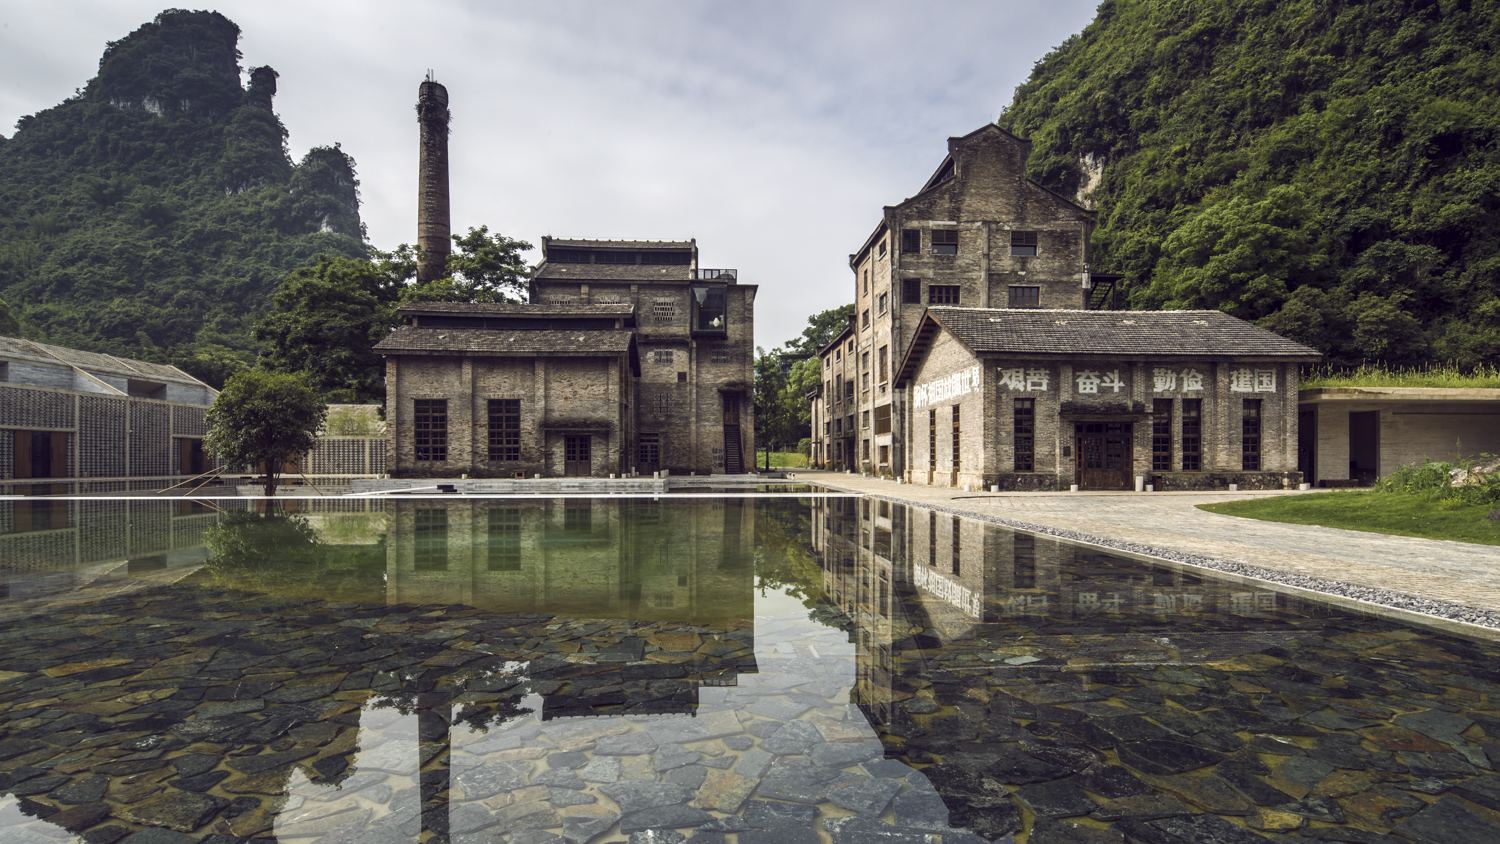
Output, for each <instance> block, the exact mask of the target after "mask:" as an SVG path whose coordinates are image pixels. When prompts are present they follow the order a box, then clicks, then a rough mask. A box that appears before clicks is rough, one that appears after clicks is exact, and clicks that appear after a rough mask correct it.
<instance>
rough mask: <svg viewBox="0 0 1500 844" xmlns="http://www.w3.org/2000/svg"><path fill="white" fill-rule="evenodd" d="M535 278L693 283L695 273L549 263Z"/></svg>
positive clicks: (676, 269) (685, 269)
mask: <svg viewBox="0 0 1500 844" xmlns="http://www.w3.org/2000/svg"><path fill="white" fill-rule="evenodd" d="M532 277H533V278H546V279H552V280H554V281H564V280H571V281H589V280H591V279H599V280H601V281H613V280H615V279H619V280H630V281H692V280H693V271H692V269H690V268H689V267H684V266H673V267H661V266H652V265H650V264H554V263H552V262H551V261H548V262H546V263H544V264H542V265H541V266H540V267H537V269H536V272H535V273H534V274H533V276H532Z"/></svg>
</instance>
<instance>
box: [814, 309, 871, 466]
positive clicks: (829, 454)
mask: <svg viewBox="0 0 1500 844" xmlns="http://www.w3.org/2000/svg"><path fill="white" fill-rule="evenodd" d="M854 335H855V326H854V324H853V323H851V324H850V325H849V326H848V327H847V328H845V329H844V330H843V331H841V332H839V334H838V336H837V337H835V338H833V340H832V341H831V342H829V343H828V345H826V346H824V347H823V348H821V349H819V350H818V360H819V365H820V367H821V369H822V373H823V381H822V384H821V385H820V386H819V387H818V389H817V390H815V391H814V392H813V394H812V395H811V396H810V397H809V401H811V402H812V454H811V455H809V456H810V458H811V460H812V464H813V465H814V466H817V467H820V468H824V469H832V470H834V471H836V472H844V471H849V470H852V469H856V468H858V467H859V457H858V452H857V443H858V437H857V434H858V432H859V427H858V423H857V418H858V416H859V407H858V404H859V402H858V400H857V399H856V398H855V391H856V390H857V389H858V383H859V367H858V364H857V355H856V354H855V350H854Z"/></svg>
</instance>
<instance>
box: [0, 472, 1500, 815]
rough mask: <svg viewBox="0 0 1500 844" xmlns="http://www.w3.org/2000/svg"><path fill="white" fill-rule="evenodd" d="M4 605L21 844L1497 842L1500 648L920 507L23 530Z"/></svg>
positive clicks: (374, 513)
mask: <svg viewBox="0 0 1500 844" xmlns="http://www.w3.org/2000/svg"><path fill="white" fill-rule="evenodd" d="M0 583H3V587H0V588H3V590H4V591H3V593H0V594H3V599H0V643H3V649H0V790H3V793H4V796H3V797H0V841H4V842H11V841H16V842H38V843H39V844H40V843H41V842H63V841H70V840H80V841H85V842H88V844H114V842H117V841H123V842H129V844H177V842H187V841H197V840H202V841H208V842H211V844H231V842H237V841H261V842H272V841H283V842H308V844H314V842H316V844H325V842H326V844H342V843H343V842H349V844H382V843H383V842H413V841H419V842H465V844H468V843H469V842H474V844H479V842H485V844H489V843H490V842H523V843H524V844H541V843H542V842H562V841H567V842H573V843H574V844H584V842H611V841H626V840H630V841H632V842H648V841H649V842H677V841H683V840H685V839H686V840H691V841H697V842H703V844H712V842H735V844H772V843H773V842H774V844H797V842H833V844H844V842H847V843H848V844H863V842H901V843H902V844H904V843H905V842H910V844H917V842H922V843H923V844H977V842H980V841H1000V840H1009V839H1008V838H1007V837H1008V836H1010V837H1013V838H1014V840H1016V841H1025V842H1029V844H1055V842H1124V841H1130V842H1144V843H1145V844H1158V842H1160V844H1178V843H1179V842H1181V844H1187V842H1193V843H1194V844H1197V842H1265V841H1267V840H1271V841H1277V842H1285V843H1286V844H1291V842H1296V841H1347V842H1362V843H1363V844H1386V843H1387V842H1395V841H1402V842H1488V841H1500V776H1496V775H1495V774H1493V773H1491V771H1492V770H1493V769H1494V767H1495V765H1496V764H1497V763H1500V647H1497V646H1496V645H1495V644H1494V643H1492V642H1489V641H1472V640H1468V639H1462V638H1458V637H1454V636H1450V635H1445V634H1440V633H1434V632H1429V631H1425V630H1422V629H1417V628H1413V627H1409V626H1405V625H1402V624H1399V623H1396V622H1393V621H1389V620H1382V619H1378V618H1371V617H1359V616H1354V615H1349V614H1347V613H1344V612H1341V611H1338V610H1335V609H1332V608H1330V607H1328V606H1325V605H1322V604H1319V603H1315V602H1310V601H1308V600H1306V599H1304V598H1302V597H1297V596H1291V595H1288V594H1285V593H1282V592H1278V591H1273V590H1271V589H1270V588H1269V587H1263V586H1257V585H1255V584H1253V583H1246V582H1241V581H1231V580H1223V579H1216V578H1213V577H1210V576H1208V573H1206V572H1201V571H1195V570H1184V569H1182V568H1180V567H1173V566H1170V565H1168V564H1164V563H1150V562H1143V561H1140V560H1136V559H1131V558H1127V557H1123V556H1118V555H1112V554H1106V553H1102V552H1100V551H1098V550H1097V549H1094V548H1090V547H1087V546H1081V545H1076V544H1070V543H1067V542H1063V541H1061V540H1057V539H1054V538H1050V537H1046V536H1036V535H1032V534H1027V533H1020V532H1015V531H1012V530H1009V529H1005V528H1001V527H997V526H995V525H990V524H986V523H982V522H978V521H972V520H968V519H962V518H958V517H954V516H952V515H949V514H946V513H940V512H936V511H930V510H926V509H922V508H915V507H906V506H902V505H898V504H893V503H890V502H883V501H875V500H870V499H863V498H858V497H854V496H840V495H831V496H814V495H811V494H804V495H798V494H796V493H791V494H785V495H779V496H775V495H772V496H765V495H724V496H713V495H693V496H684V497H679V498H670V497H661V498H629V497H624V496H611V497H607V498H584V497H563V498H556V499H535V498H486V499H476V498H457V497H454V496H440V497H433V498H403V499H402V500H389V499H387V500H369V499H352V498H342V499H329V500H326V501H291V502H285V503H280V502H278V503H276V505H275V506H274V507H270V508H268V507H266V506H265V505H264V504H263V503H261V502H253V503H251V502H235V501H232V500H230V501H225V500H220V501H217V502H203V503H198V502H189V501H171V502H158V501H139V500H111V499H93V500H73V501H58V500H46V499H31V500H26V501H20V502H12V501H4V502H0ZM1492 695H1495V696H1496V697H1495V698H1492V697H1491V696H1492Z"/></svg>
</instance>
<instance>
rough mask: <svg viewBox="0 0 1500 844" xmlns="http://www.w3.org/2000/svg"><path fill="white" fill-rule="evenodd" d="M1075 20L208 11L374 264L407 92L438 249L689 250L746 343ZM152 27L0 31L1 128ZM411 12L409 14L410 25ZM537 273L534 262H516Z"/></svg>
mask: <svg viewBox="0 0 1500 844" xmlns="http://www.w3.org/2000/svg"><path fill="white" fill-rule="evenodd" d="M1096 5H1097V0H1049V2H1046V3H1020V2H1011V0H991V2H970V1H968V0H965V1H964V2H943V1H942V0H900V1H899V2H898V0H858V1H856V0H816V2H808V0H788V1H787V2H760V1H759V0H749V1H748V2H747V0H739V2H718V0H670V2H668V1H667V0H662V1H661V2H656V1H655V0H609V1H608V2H606V0H590V2H583V1H582V0H531V2H526V3H514V2H430V0H424V2H421V3H414V2H411V0H404V2H399V3H398V2H392V0H372V2H363V3H321V2H298V3H285V2H269V1H268V0H255V2H241V0H232V2H223V3H220V4H219V5H218V6H217V7H216V8H217V10H218V11H219V12H221V13H223V14H224V15H226V16H228V17H229V18H230V19H231V20H233V21H235V22H236V23H237V24H239V26H240V29H241V31H242V34H241V37H240V50H241V52H242V53H243V54H244V59H243V60H242V62H241V66H242V67H243V68H244V69H245V70H247V71H248V69H249V68H251V67H254V66H257V65H263V64H268V65H270V66H272V67H274V68H275V69H276V70H277V71H278V72H279V73H280V74H281V78H280V80H279V88H280V91H279V94H278V95H277V98H276V111H277V113H278V114H280V116H281V119H282V122H283V123H284V124H285V125H286V127H287V129H288V130H289V131H290V133H291V138H290V142H289V143H290V148H291V152H292V156H293V158H294V159H300V158H301V157H302V155H303V154H304V153H306V151H307V150H308V149H309V148H311V147H314V146H319V145H328V144H333V143H335V142H337V143H339V144H341V145H342V148H343V149H344V151H345V152H347V153H349V154H350V155H351V156H353V157H354V160H355V161H356V162H357V165H358V169H359V176H360V180H361V182H362V187H361V194H362V197H363V201H364V204H363V208H362V209H361V214H362V216H363V219H364V222H365V224H366V225H367V226H368V228H369V234H370V240H371V242H372V243H373V244H374V245H375V246H377V247H379V248H382V249H389V248H391V247H393V246H395V245H396V244H398V243H412V242H415V240H416V176H417V124H416V116H415V112H414V110H413V108H414V105H415V103H416V96H417V86H418V85H419V84H420V83H421V81H422V78H423V76H424V74H425V73H426V72H427V70H428V69H429V68H430V69H432V70H433V72H434V73H435V75H436V78H437V80H438V81H439V82H441V83H443V84H444V85H445V86H446V87H447V89H448V93H449V96H450V98H451V108H452V111H453V129H452V136H451V139H450V147H449V150H450V156H451V174H452V175H451V178H452V197H453V229H454V231H455V232H463V231H465V230H466V229H467V228H468V227H470V226H479V225H488V226H489V227H490V230H491V231H500V232H503V233H504V234H506V235H508V236H511V237H516V238H520V239H522V240H527V241H530V242H532V243H539V242H540V237H541V236H542V235H544V234H550V235H552V236H554V237H597V238H641V239H652V240H674V239H686V238H689V237H696V238H697V239H698V248H699V257H700V261H701V263H702V265H704V266H708V267H735V268H738V269H739V270H740V280H741V281H742V282H744V283H750V284H758V285H760V294H759V296H758V297H757V301H756V317H757V320H756V343H757V344H758V345H761V346H765V347H768V348H769V347H771V346H775V345H778V344H780V343H782V342H784V341H785V340H787V339H790V338H792V337H795V336H797V335H798V334H800V333H801V330H802V327H803V326H804V325H805V324H806V319H807V317H808V316H809V315H810V314H814V313H817V312H819V311H822V310H826V309H828V308H832V307H836V306H838V305H840V304H843V303H844V302H847V301H852V300H853V295H854V294H853V289H854V288H853V283H852V275H851V273H850V270H849V265H848V260H849V253H850V252H853V251H854V250H855V249H857V248H858V247H859V246H860V244H861V243H862V242H863V241H864V239H865V238H866V237H867V236H868V235H869V233H870V232H871V231H872V230H873V229H874V227H875V225H876V224H877V223H878V222H879V221H880V208H881V206H883V205H889V204H894V203H897V202H900V201H902V200H903V199H905V198H906V197H908V196H910V195H911V194H912V193H914V192H915V191H916V190H917V189H918V188H920V187H921V185H922V183H923V182H924V181H925V180H926V179H927V177H928V176H929V175H931V172H932V171H933V170H934V169H935V168H936V167H937V165H938V164H939V162H941V160H942V157H943V155H944V154H945V153H946V139H947V138H948V137H950V136H953V135H961V134H965V133H967V132H970V131H972V130H974V129H976V128H978V127H979V126H981V125H983V124H985V123H986V122H988V121H991V120H994V119H995V117H996V116H997V115H998V114H999V113H1000V110H1001V109H1002V108H1003V107H1004V106H1005V105H1006V104H1007V103H1009V102H1010V99H1011V95H1012V94H1013V92H1014V90H1015V88H1016V86H1017V85H1018V84H1020V83H1021V82H1023V81H1024V80H1025V79H1026V77H1027V75H1028V74H1029V73H1030V71H1031V67H1032V64H1033V63H1034V62H1036V61H1037V60H1038V59H1040V58H1041V57H1042V56H1044V55H1045V54H1046V53H1047V52H1048V51H1049V50H1051V49H1052V48H1053V47H1055V46H1057V45H1058V44H1060V43H1062V41H1064V40H1065V39H1066V38H1067V37H1068V36H1070V35H1072V34H1074V33H1076V32H1078V31H1080V30H1081V29H1083V27H1084V26H1086V25H1087V24H1088V23H1089V21H1091V20H1092V19H1093V15H1094V8H1095V6H1096ZM163 8H165V7H164V6H163V5H160V4H153V3H145V2H136V0H108V2H103V0H95V2H88V1H87V0H47V2H45V3H19V2H16V3H7V4H5V6H4V7H3V8H0V78H3V80H4V84H3V85H0V127H5V128H4V129H3V131H4V133H5V134H7V135H8V134H10V133H11V132H12V131H13V129H11V128H10V127H12V126H13V125H14V123H15V121H16V119H17V118H19V117H20V116H22V115H25V114H31V113H33V112H36V111H39V110H41V109H44V108H47V107H50V106H53V105H56V104H57V103H59V102H61V101H62V100H63V99H64V98H65V97H67V96H69V95H71V94H72V93H73V91H74V89H75V88H79V87H81V86H83V84H84V83H85V82H87V81H88V80H89V79H90V78H91V77H93V76H94V74H95V73H96V72H97V70H98V61H99V56H100V54H101V53H102V52H103V50H104V46H105V42H106V41H111V40H118V39H120V38H123V37H124V36H125V35H126V34H128V33H130V32H131V31H133V30H134V29H136V28H137V27H138V26H140V25H141V24H142V23H146V22H148V21H150V20H151V19H152V18H154V17H155V16H156V14H157V13H159V12H160V11H161V10H162V9H163ZM418 10H420V14H419V13H418ZM538 257H539V255H538V254H537V253H533V255H532V260H536V259H537V258H538Z"/></svg>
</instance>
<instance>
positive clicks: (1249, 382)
mask: <svg viewBox="0 0 1500 844" xmlns="http://www.w3.org/2000/svg"><path fill="white" fill-rule="evenodd" d="M1075 369H1076V371H1075V372H1074V374H1073V386H1074V389H1075V390H1076V391H1077V392H1078V393H1079V394H1081V395H1098V394H1100V393H1118V392H1120V391H1121V390H1128V389H1129V388H1130V382H1129V380H1128V376H1122V375H1121V372H1122V369H1121V368H1120V367H1115V368H1114V369H1105V368H1104V367H1102V366H1101V367H1098V368H1096V369H1090V368H1085V367H1075ZM1125 371H1127V372H1128V370H1125ZM998 372H999V376H1000V377H999V381H998V382H997V383H998V384H999V386H1000V387H1001V389H1005V390H1010V391H1012V392H1016V393H1045V392H1047V391H1048V390H1050V389H1051V376H1050V374H1049V372H1048V371H1047V370H1045V369H1027V368H1025V367H1019V366H1018V367H1013V368H1008V367H1000V369H999V370H998ZM952 377H953V376H949V379H939V381H943V380H951V378H952ZM975 381H976V384H977V381H978V379H977V376H976V379H975ZM929 383H938V382H929ZM1203 385H1204V375H1203V373H1202V372H1199V371H1198V370H1197V369H1196V368H1194V367H1191V366H1188V367H1184V368H1182V369H1171V368H1167V367H1161V366H1158V367H1154V368H1153V369H1152V370H1151V389H1152V391H1153V392H1157V393H1169V392H1175V391H1177V390H1183V391H1186V392H1195V391H1198V390H1202V389H1203V388H1204V386H1203ZM921 389H922V387H918V388H917V390H918V391H919V392H918V393H917V395H918V396H919V398H918V399H917V404H918V406H920V405H921V404H922V399H921V398H920V396H921V395H922V394H921V392H920V390H921ZM1229 390H1230V392H1234V393H1274V392H1276V370H1274V369H1245V368H1241V369H1233V370H1230V372H1229ZM964 392H966V393H967V392H968V390H967V389H965V390H964ZM933 401H937V399H933Z"/></svg>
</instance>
